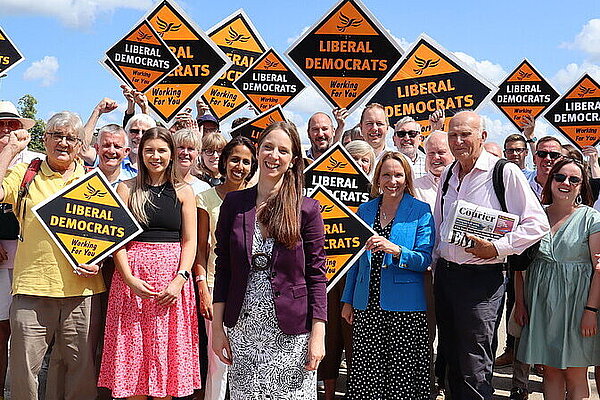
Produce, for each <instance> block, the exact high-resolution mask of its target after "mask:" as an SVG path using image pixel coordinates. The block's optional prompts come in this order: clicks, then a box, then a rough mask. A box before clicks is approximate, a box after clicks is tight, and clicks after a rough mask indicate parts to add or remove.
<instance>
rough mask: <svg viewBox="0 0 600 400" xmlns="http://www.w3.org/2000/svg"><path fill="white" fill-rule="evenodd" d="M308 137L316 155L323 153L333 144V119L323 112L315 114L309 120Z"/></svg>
mask: <svg viewBox="0 0 600 400" xmlns="http://www.w3.org/2000/svg"><path fill="white" fill-rule="evenodd" d="M308 139H309V140H310V145H311V147H312V149H313V153H315V152H316V153H318V154H313V155H314V156H315V157H316V156H318V155H321V154H323V153H324V152H325V151H327V149H329V147H330V146H331V142H332V140H333V125H332V124H331V119H330V118H329V117H328V116H327V115H326V114H322V113H318V114H315V115H313V116H312V117H311V118H310V120H309V121H308Z"/></svg>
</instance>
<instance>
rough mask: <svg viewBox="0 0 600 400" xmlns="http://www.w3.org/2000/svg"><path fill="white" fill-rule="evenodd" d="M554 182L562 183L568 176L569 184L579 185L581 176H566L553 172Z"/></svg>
mask: <svg viewBox="0 0 600 400" xmlns="http://www.w3.org/2000/svg"><path fill="white" fill-rule="evenodd" d="M552 178H554V181H555V182H558V183H563V182H564V181H565V180H567V178H569V184H570V185H579V184H580V183H581V178H580V177H578V176H567V175H565V174H554V175H552Z"/></svg>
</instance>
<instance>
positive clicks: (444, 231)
mask: <svg viewBox="0 0 600 400" xmlns="http://www.w3.org/2000/svg"><path fill="white" fill-rule="evenodd" d="M518 224H519V216H518V215H515V214H510V213H506V212H502V211H498V210H494V209H491V208H487V207H481V206H478V205H476V204H473V203H469V202H468V201H464V200H458V201H455V202H454V203H452V205H451V206H450V212H449V213H448V215H447V216H444V221H443V222H442V226H441V227H440V231H441V232H440V235H441V239H442V241H444V242H447V243H452V244H455V245H457V246H461V247H470V246H472V244H473V243H472V240H469V239H467V237H466V236H465V234H470V235H473V236H477V237H479V238H482V239H486V240H490V241H493V240H496V239H499V238H501V237H502V236H504V235H506V234H507V233H509V232H512V231H513V230H515V228H516V227H517V225H518Z"/></svg>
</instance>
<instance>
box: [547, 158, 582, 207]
mask: <svg viewBox="0 0 600 400" xmlns="http://www.w3.org/2000/svg"><path fill="white" fill-rule="evenodd" d="M562 178H565V179H564V180H563V179H562ZM559 180H563V182H558V181H559ZM582 180H583V176H582V173H581V168H579V167H578V166H577V165H575V164H574V163H569V164H566V165H564V166H563V167H562V168H561V169H559V170H558V172H557V173H556V174H554V176H553V178H552V186H551V189H552V201H553V202H557V201H567V202H569V203H572V204H575V199H576V198H577V196H578V195H579V193H580V191H581V182H582ZM577 181H578V182H577Z"/></svg>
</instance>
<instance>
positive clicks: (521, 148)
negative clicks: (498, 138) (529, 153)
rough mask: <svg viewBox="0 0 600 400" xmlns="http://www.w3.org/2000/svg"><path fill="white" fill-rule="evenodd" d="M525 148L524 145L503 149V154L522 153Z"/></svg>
mask: <svg viewBox="0 0 600 400" xmlns="http://www.w3.org/2000/svg"><path fill="white" fill-rule="evenodd" d="M525 150H527V149H526V148H525V147H517V148H514V149H505V150H504V153H505V154H507V155H508V154H522V153H523V152H524V151H525Z"/></svg>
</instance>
